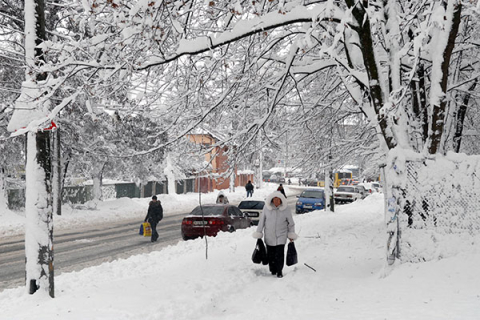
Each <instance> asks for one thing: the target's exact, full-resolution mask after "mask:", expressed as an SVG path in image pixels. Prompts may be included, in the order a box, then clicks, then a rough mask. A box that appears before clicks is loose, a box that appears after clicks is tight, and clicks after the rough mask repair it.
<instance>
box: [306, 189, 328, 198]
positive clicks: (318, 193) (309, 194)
mask: <svg viewBox="0 0 480 320" xmlns="http://www.w3.org/2000/svg"><path fill="white" fill-rule="evenodd" d="M300 198H313V199H323V191H315V190H309V191H303V192H302V194H301V195H300Z"/></svg>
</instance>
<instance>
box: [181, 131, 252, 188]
mask: <svg viewBox="0 0 480 320" xmlns="http://www.w3.org/2000/svg"><path fill="white" fill-rule="evenodd" d="M187 139H189V141H190V142H192V143H195V144H197V145H200V146H201V147H202V148H204V150H205V161H206V162H208V163H209V164H210V169H208V171H205V172H201V173H197V180H196V183H195V191H196V192H198V191H199V190H198V189H199V188H200V191H201V192H211V191H213V190H222V189H229V188H230V176H229V175H228V172H229V171H231V170H230V165H229V163H228V154H229V149H228V147H221V146H217V145H216V144H217V142H218V141H220V138H218V137H217V136H214V135H213V134H212V133H210V132H208V131H206V130H203V129H199V130H196V131H195V132H194V133H190V134H188V135H187ZM233 172H234V175H235V187H237V186H244V185H245V184H246V183H247V181H248V180H251V181H253V174H252V173H248V172H242V173H238V172H237V168H236V166H235V168H234V169H233Z"/></svg>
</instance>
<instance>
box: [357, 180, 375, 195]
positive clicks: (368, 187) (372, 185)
mask: <svg viewBox="0 0 480 320" xmlns="http://www.w3.org/2000/svg"><path fill="white" fill-rule="evenodd" d="M359 185H361V186H363V187H364V188H365V190H367V193H369V194H371V193H375V192H379V191H380V190H379V189H378V188H379V186H380V185H379V184H378V183H376V182H364V183H360V184H359Z"/></svg>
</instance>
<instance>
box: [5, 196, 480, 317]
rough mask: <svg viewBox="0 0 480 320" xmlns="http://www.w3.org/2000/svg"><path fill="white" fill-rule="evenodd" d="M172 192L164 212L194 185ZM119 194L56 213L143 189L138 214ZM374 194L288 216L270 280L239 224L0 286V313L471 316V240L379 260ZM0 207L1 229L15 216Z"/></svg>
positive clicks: (106, 207) (97, 214)
mask: <svg viewBox="0 0 480 320" xmlns="http://www.w3.org/2000/svg"><path fill="white" fill-rule="evenodd" d="M242 191H243V190H242ZM267 191H270V189H267V190H265V191H264V190H260V192H257V194H256V195H257V196H259V197H260V196H262V194H261V192H267ZM214 196H215V195H208V196H206V197H204V200H205V202H209V201H208V197H212V199H213V198H214ZM227 196H228V197H229V198H230V200H231V201H232V200H234V198H235V197H237V196H238V197H239V198H242V197H243V192H241V194H240V193H239V194H238V195H236V194H227ZM190 198H191V199H190ZM212 199H210V200H212ZM174 200H175V204H170V203H168V202H169V201H168V199H166V198H163V199H162V202H163V204H164V207H165V208H166V212H168V210H169V209H168V208H170V209H171V210H173V208H176V209H178V210H180V209H182V208H183V209H184V208H185V207H188V206H190V205H192V206H194V205H196V202H195V201H194V200H196V201H198V196H197V197H193V196H190V195H187V196H183V195H182V196H175V199H174ZM126 202H128V201H127V200H125V199H120V200H116V201H110V202H107V203H103V204H101V205H99V207H98V210H97V211H92V212H91V213H88V214H85V216H87V215H88V217H81V218H80V217H75V218H69V217H68V216H69V215H68V214H65V217H62V218H61V219H58V220H59V221H62V219H63V222H58V224H62V223H63V226H65V227H68V225H69V224H70V223H87V220H89V221H88V223H91V222H92V220H95V219H97V218H98V219H102V220H104V219H111V218H113V216H116V217H117V218H118V216H119V215H120V216H121V217H125V218H128V217H132V216H135V215H138V214H140V213H141V214H140V216H141V215H143V214H144V212H145V208H146V204H147V202H148V199H140V200H138V206H142V208H136V209H135V210H138V213H134V212H133V211H135V210H133V209H132V207H133V206H129V205H127V204H126ZM191 202H192V203H191ZM128 203H129V202H128ZM383 203H384V200H383V196H382V195H381V194H373V195H372V196H369V197H368V198H366V199H365V200H360V201H357V202H356V203H353V204H351V205H344V206H338V207H337V212H336V213H334V214H331V213H326V212H324V211H316V212H311V213H308V214H305V215H296V216H295V217H294V218H295V221H296V231H297V233H298V234H299V236H300V237H299V239H298V240H297V241H296V247H297V250H298V253H299V263H298V264H297V265H295V266H292V267H286V268H285V269H284V275H285V276H284V278H282V279H277V278H276V277H273V276H272V275H270V273H269V272H268V269H267V267H265V266H261V265H255V264H253V263H252V262H251V260H250V258H251V254H252V251H253V249H254V245H255V240H254V239H253V238H252V237H251V234H252V232H253V231H254V229H253V228H250V229H248V230H238V231H237V232H235V233H232V234H230V233H223V234H220V235H219V236H217V237H216V238H208V259H206V253H207V250H206V244H205V240H202V239H197V240H194V241H187V242H184V241H181V242H179V243H178V244H177V245H175V246H170V247H167V248H165V249H163V250H161V251H157V252H153V253H149V254H143V255H137V256H133V257H131V258H129V259H126V260H117V261H114V262H111V263H106V264H103V265H100V266H97V267H91V268H87V269H84V270H82V271H80V272H74V273H68V274H62V275H61V276H58V277H56V278H55V291H56V298H55V299H50V298H49V297H47V296H45V295H41V294H35V295H28V294H26V289H25V288H24V287H20V288H15V289H8V290H5V291H3V292H1V293H0V310H1V313H0V319H2V320H3V319H5V320H7V319H8V320H16V319H49V320H52V319H62V320H63V319H82V320H84V319H89V320H90V319H102V320H103V319H116V320H122V319H125V320H127V319H128V320H137V319H138V320H140V319H142V320H143V319H149V320H150V319H162V320H163V319H174V320H181V319H189V320H190V319H196V320H207V319H208V320H211V319H229V320H230V319H242V320H244V319H249V320H254V319H259V320H260V319H262V320H265V319H289V320H290V319H299V320H304V319H305V320H307V319H335V320H338V319H340V320H342V319H382V320H383V319H389V320H397V319H398V320H400V319H401V320H405V319H422V320H425V319H435V320H436V319H449V320H450V319H459V320H468V319H472V320H473V319H476V320H478V319H480V277H478V275H477V273H478V266H479V265H480V252H479V250H478V249H477V250H472V245H471V244H470V245H469V244H465V245H464V246H463V247H460V248H458V252H459V253H458V254H450V255H449V256H448V257H444V258H443V259H435V260H432V261H429V262H424V263H401V264H400V263H397V264H396V265H395V266H394V267H393V268H391V267H385V263H384V261H385V257H384V250H385V248H384V246H385V241H386V237H385V228H384V223H383V221H384V216H383ZM169 206H171V207H169ZM127 211H128V212H127ZM9 216H11V215H9ZM4 218H5V217H2V219H1V220H0V221H2V224H5V225H4V226H2V230H11V229H12V226H13V227H15V226H18V224H16V223H14V222H10V223H4V222H5V219H4ZM82 219H85V220H82ZM18 220H21V217H19V218H18ZM7 225H8V226H9V227H7ZM307 265H308V266H310V267H311V268H314V269H315V270H316V271H314V270H312V269H311V268H309V267H308V266H307Z"/></svg>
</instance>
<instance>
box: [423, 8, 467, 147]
mask: <svg viewBox="0 0 480 320" xmlns="http://www.w3.org/2000/svg"><path fill="white" fill-rule="evenodd" d="M461 13H462V5H461V3H458V4H457V5H456V6H455V8H454V12H453V17H452V26H451V29H450V33H449V35H448V42H447V45H446V46H445V50H444V52H443V61H442V63H441V79H440V88H441V90H442V94H441V97H439V98H438V103H436V104H433V112H432V130H431V135H430V146H429V148H428V152H429V153H430V154H436V153H437V151H439V150H441V148H440V144H441V143H442V136H443V131H444V127H445V109H446V107H447V99H446V98H447V84H448V68H449V66H450V59H451V57H452V52H453V48H454V47H455V38H456V37H457V33H458V28H459V25H460V19H461ZM434 68H435V65H434ZM432 86H433V85H432ZM432 94H433V93H432Z"/></svg>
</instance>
